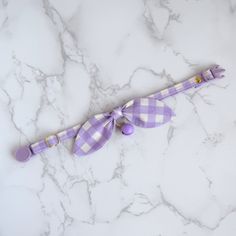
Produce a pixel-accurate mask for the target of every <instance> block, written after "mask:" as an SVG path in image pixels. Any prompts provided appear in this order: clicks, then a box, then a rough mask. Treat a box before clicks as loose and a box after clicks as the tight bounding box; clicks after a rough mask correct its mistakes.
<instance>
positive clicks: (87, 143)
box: [73, 97, 174, 156]
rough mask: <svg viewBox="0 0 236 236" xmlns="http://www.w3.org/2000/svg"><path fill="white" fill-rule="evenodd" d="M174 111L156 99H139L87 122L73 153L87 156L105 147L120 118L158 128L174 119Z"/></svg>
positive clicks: (76, 140)
mask: <svg viewBox="0 0 236 236" xmlns="http://www.w3.org/2000/svg"><path fill="white" fill-rule="evenodd" d="M173 115H174V113H173V111H172V110H171V109H170V108H169V107H168V106H166V105H165V104H164V103H163V102H162V101H159V100H157V99H155V98H150V97H146V98H137V99H134V100H131V101H129V102H127V103H126V104H125V105H124V106H121V107H118V108H115V109H114V110H113V111H112V112H110V113H102V114H98V115H95V116H94V117H92V118H90V119H89V120H88V121H87V122H85V123H84V124H83V125H82V126H81V128H80V129H79V132H78V134H77V136H76V139H75V144H74V147H73V152H74V153H75V154H77V155H79V156H83V155H87V154H90V153H92V152H95V151H96V150H98V149H100V148H101V147H103V145H104V144H105V143H106V142H107V141H108V140H109V139H110V137H111V135H112V132H113V129H114V127H115V123H116V121H117V120H118V119H119V118H125V119H127V120H128V121H129V122H130V123H131V124H133V125H136V126H139V127H143V128H153V127H158V126H160V125H162V124H164V123H166V122H168V121H170V119H171V118H172V116H173Z"/></svg>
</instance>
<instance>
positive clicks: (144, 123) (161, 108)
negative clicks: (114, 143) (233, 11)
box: [29, 65, 225, 155]
mask: <svg viewBox="0 0 236 236" xmlns="http://www.w3.org/2000/svg"><path fill="white" fill-rule="evenodd" d="M224 71H225V70H224V69H222V68H221V67H220V66H218V65H214V66H212V67H210V68H209V69H207V70H205V71H202V72H200V73H199V74H197V75H196V76H194V77H192V78H190V79H188V80H185V81H183V82H180V83H178V84H176V85H174V86H171V87H169V88H166V89H163V90H161V91H159V92H157V93H154V94H151V95H150V96H148V98H140V99H134V100H132V101H130V102H128V103H126V104H125V105H124V106H123V107H121V108H117V109H114V111H113V112H112V113H104V114H100V115H96V116H94V117H93V118H91V119H89V120H88V121H87V122H86V123H85V124H84V125H83V126H82V127H81V126H80V125H75V126H74V127H72V128H69V129H67V130H64V131H61V132H59V133H57V134H55V135H50V136H49V137H47V138H45V139H42V140H40V141H38V142H36V143H33V144H31V145H29V148H30V150H31V152H32V155H35V154H37V153H40V152H42V151H44V150H45V149H47V148H49V147H51V146H55V145H57V144H58V143H59V142H63V141H65V140H67V139H71V138H74V137H76V136H77V138H76V142H75V145H74V152H75V153H77V154H79V155H85V154H88V153H91V152H94V151H96V150H98V149H99V148H101V147H102V146H103V145H104V144H105V143H106V141H107V140H108V139H109V138H110V137H111V134H112V130H113V129H114V125H115V121H116V120H117V119H119V118H120V117H123V116H124V117H126V118H127V119H128V120H129V121H130V122H131V123H133V124H135V125H137V126H140V127H144V128H150V127H157V126H159V125H161V124H164V123H166V122H168V121H169V120H170V118H171V116H172V115H173V113H172V111H171V110H170V108H168V107H166V106H165V105H164V104H163V103H161V102H160V100H162V99H164V98H167V97H169V96H173V95H175V94H176V93H179V92H183V91H185V90H187V89H190V88H193V87H198V86H200V85H202V84H204V83H205V82H208V81H209V80H212V79H216V78H222V77H224V75H223V74H222V73H223V72H224ZM158 100H159V101H158ZM153 112H154V114H153ZM160 113H161V114H162V115H161V114H160ZM78 131H79V132H78ZM77 134H78V135H77Z"/></svg>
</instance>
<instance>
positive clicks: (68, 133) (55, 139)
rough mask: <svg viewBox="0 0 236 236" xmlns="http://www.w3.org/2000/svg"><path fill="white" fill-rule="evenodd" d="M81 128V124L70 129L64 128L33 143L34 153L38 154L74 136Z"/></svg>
mask: <svg viewBox="0 0 236 236" xmlns="http://www.w3.org/2000/svg"><path fill="white" fill-rule="evenodd" d="M79 128H80V125H75V126H73V127H71V128H69V129H66V130H63V131H61V132H59V133H57V134H54V135H50V136H48V137H47V138H45V139H42V140H40V141H38V142H36V143H33V144H31V145H30V149H31V151H32V154H38V153H40V152H42V151H44V150H45V149H47V148H49V147H51V146H55V145H57V144H58V143H59V142H63V141H66V140H67V139H71V138H74V137H75V136H76V135H77V133H78V130H79Z"/></svg>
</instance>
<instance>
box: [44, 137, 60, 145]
mask: <svg viewBox="0 0 236 236" xmlns="http://www.w3.org/2000/svg"><path fill="white" fill-rule="evenodd" d="M44 142H45V144H46V145H47V147H48V148H51V147H53V146H56V145H57V144H59V143H60V139H59V137H58V136H57V135H56V134H53V135H50V136H47V137H46V138H45V139H44Z"/></svg>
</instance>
